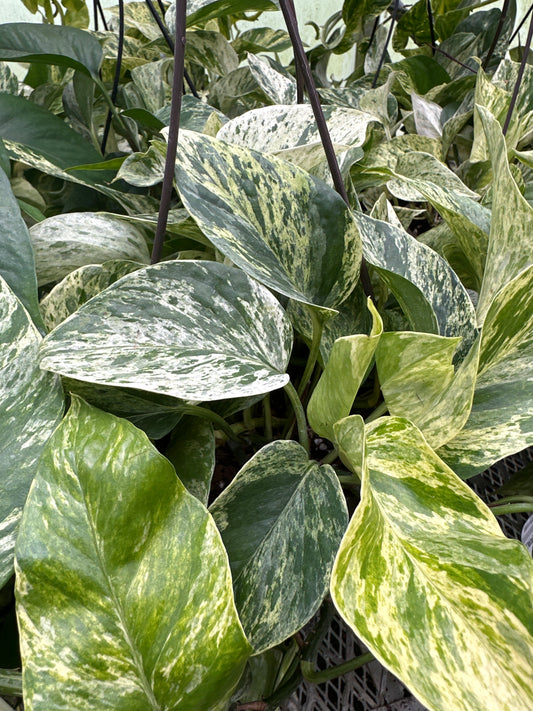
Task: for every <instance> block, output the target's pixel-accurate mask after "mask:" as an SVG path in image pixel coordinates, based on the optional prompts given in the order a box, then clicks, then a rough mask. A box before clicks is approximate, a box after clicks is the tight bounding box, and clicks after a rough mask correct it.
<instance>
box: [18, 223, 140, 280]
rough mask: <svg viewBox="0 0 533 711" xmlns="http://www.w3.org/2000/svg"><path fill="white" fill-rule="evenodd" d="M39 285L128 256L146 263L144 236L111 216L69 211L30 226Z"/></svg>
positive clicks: (127, 257)
mask: <svg viewBox="0 0 533 711" xmlns="http://www.w3.org/2000/svg"><path fill="white" fill-rule="evenodd" d="M30 235H31V240H32V244H33V249H34V252H35V263H36V268H37V279H38V281H39V285H41V284H48V283H49V282H51V281H59V280H60V279H63V277H65V276H66V275H67V274H69V273H70V272H72V271H74V270H75V269H77V268H78V267H81V266H84V265H87V264H102V263H104V262H107V261H110V260H112V259H123V260H124V259H126V260H131V261H134V262H141V263H144V264H147V263H148V262H149V261H150V253H149V252H148V247H147V244H146V240H145V238H144V235H143V234H142V232H141V231H140V230H138V229H137V228H136V227H134V226H133V225H132V224H128V223H127V222H125V221H124V220H121V219H119V218H117V217H113V216H112V215H99V214H98V213H94V212H69V213H66V214H63V215H55V216H54V217H49V218H48V219H46V220H43V221H42V222H38V223H37V224H36V225H34V226H33V227H32V228H31V229H30Z"/></svg>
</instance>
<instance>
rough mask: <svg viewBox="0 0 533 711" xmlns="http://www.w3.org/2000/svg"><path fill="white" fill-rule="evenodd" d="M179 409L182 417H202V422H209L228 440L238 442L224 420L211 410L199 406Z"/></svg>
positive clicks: (187, 406)
mask: <svg viewBox="0 0 533 711" xmlns="http://www.w3.org/2000/svg"><path fill="white" fill-rule="evenodd" d="M180 409H181V412H183V414H184V415H193V416H194V417H202V418H203V419H204V420H209V421H210V422H212V423H213V424H214V425H216V426H217V427H218V428H219V429H221V430H222V432H224V434H225V435H227V436H228V438H229V439H231V440H233V441H234V442H238V441H239V438H238V437H237V435H236V434H235V432H234V431H233V430H232V428H231V425H229V424H228V423H227V422H226V420H225V419H224V418H223V417H221V415H217V413H216V412H213V410H209V409H208V408H207V407H201V406H200V405H186V406H185V407H183V408H180Z"/></svg>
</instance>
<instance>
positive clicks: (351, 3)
mask: <svg viewBox="0 0 533 711" xmlns="http://www.w3.org/2000/svg"><path fill="white" fill-rule="evenodd" d="M387 8H388V4H387V0H363V2H361V0H344V2H343V4H342V19H343V20H344V22H345V23H346V29H347V32H351V31H353V30H356V29H357V30H358V29H360V25H361V23H362V20H363V18H368V17H369V16H370V17H374V16H375V15H381V13H382V12H384V11H385V10H386V9H387Z"/></svg>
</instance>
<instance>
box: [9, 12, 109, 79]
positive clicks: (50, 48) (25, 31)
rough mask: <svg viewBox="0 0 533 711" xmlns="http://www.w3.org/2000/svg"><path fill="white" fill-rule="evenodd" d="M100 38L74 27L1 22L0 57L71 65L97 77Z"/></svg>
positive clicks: (10, 59) (99, 60)
mask: <svg viewBox="0 0 533 711" xmlns="http://www.w3.org/2000/svg"><path fill="white" fill-rule="evenodd" d="M102 57H103V54H102V48H101V46H100V42H99V41H98V40H97V39H96V37H94V36H93V35H91V33H90V32H85V31H83V30H80V29H78V28H77V27H68V26H63V27H60V26H57V25H48V24H41V25H36V24H35V23H32V22H8V23H5V24H2V25H0V59H2V60H7V61H9V62H37V63H39V64H56V65H58V66H61V67H71V68H72V69H77V70H78V71H80V72H83V73H84V74H88V75H90V76H92V77H93V78H95V79H98V72H99V70H100V66H101V63H102Z"/></svg>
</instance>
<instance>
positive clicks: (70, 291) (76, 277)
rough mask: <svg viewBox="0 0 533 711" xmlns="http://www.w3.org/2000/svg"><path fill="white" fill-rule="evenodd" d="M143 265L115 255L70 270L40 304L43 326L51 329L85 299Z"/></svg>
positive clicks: (73, 311) (77, 307)
mask: <svg viewBox="0 0 533 711" xmlns="http://www.w3.org/2000/svg"><path fill="white" fill-rule="evenodd" d="M142 266H143V265H142V264H139V263H138V262H129V261H126V260H123V259H116V260H113V261H109V262H104V263H103V264H88V265H86V266H84V267H80V268H79V269H75V270H74V271H73V272H70V274H67V276H66V277H65V278H64V279H62V281H60V282H59V284H56V285H55V286H54V288H53V289H52V291H50V292H49V293H48V294H47V295H46V296H45V297H44V298H43V299H42V300H41V303H40V304H39V308H40V311H41V314H42V317H43V321H44V325H45V326H46V330H47V331H53V330H54V328H55V327H56V326H59V324H60V323H61V322H62V321H64V320H65V319H66V318H68V317H69V316H70V315H71V314H73V313H75V312H76V311H77V310H78V309H79V308H80V306H82V304H84V303H85V302H86V301H88V300H89V299H91V298H92V297H93V296H96V294H99V293H100V292H101V291H103V290H104V289H107V287H108V286H110V285H111V284H114V283H115V282H116V281H117V279H120V278H121V277H123V276H124V275H125V274H129V273H130V272H133V271H136V270H137V269H140V268H141V267H142Z"/></svg>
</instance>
